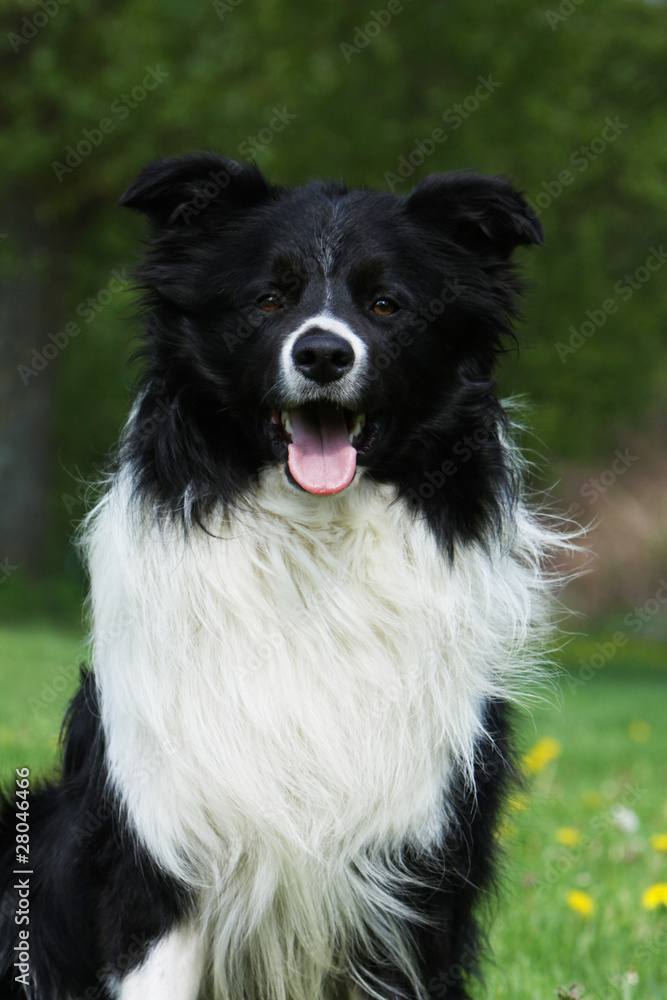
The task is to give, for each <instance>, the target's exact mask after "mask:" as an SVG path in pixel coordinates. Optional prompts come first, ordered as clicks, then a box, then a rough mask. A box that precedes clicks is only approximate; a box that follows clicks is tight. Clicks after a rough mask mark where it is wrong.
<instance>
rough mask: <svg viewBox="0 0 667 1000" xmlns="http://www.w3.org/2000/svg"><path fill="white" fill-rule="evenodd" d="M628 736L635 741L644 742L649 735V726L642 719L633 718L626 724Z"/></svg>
mask: <svg viewBox="0 0 667 1000" xmlns="http://www.w3.org/2000/svg"><path fill="white" fill-rule="evenodd" d="M628 736H629V737H630V739H631V740H634V741H635V743H646V742H647V741H648V740H649V738H650V736H651V727H650V726H649V724H648V722H644V720H643V719H635V721H634V722H631V723H630V725H629V726H628Z"/></svg>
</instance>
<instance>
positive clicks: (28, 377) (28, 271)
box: [0, 199, 66, 580]
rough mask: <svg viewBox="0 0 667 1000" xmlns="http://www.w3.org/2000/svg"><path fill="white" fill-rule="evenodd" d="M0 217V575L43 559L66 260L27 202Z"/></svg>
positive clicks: (38, 565) (12, 204) (36, 566)
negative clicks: (53, 337)
mask: <svg viewBox="0 0 667 1000" xmlns="http://www.w3.org/2000/svg"><path fill="white" fill-rule="evenodd" d="M8 202H9V204H7V205H5V206H3V208H5V209H6V210H5V211H3V212H2V215H1V216H0V218H1V219H2V222H0V233H1V234H2V237H1V238H0V265H1V267H2V270H1V272H0V580H4V579H6V578H7V576H8V575H9V574H10V573H14V572H20V573H32V574H35V573H38V572H40V571H42V570H43V569H44V568H45V566H46V557H47V537H48V521H49V517H48V512H49V487H50V484H51V478H52V469H53V464H54V448H53V440H52V436H51V427H52V414H53V408H54V394H55V385H56V369H57V367H58V354H59V349H58V347H57V344H56V343H54V341H53V340H51V339H49V337H48V334H49V333H54V334H57V332H58V331H59V330H60V329H61V326H60V325H59V321H60V319H61V316H60V310H61V301H62V299H61V290H62V287H63V285H62V280H61V279H62V276H63V271H64V268H66V264H65V263H64V261H63V257H64V256H65V255H64V254H63V249H62V247H59V246H58V239H57V236H56V230H55V228H54V229H52V230H47V229H45V228H43V227H40V226H38V225H37V224H36V223H35V221H34V220H33V218H32V217H31V216H32V213H31V210H30V204H29V202H27V203H26V202H24V203H23V204H22V203H21V201H20V200H18V199H12V200H11V201H10V200H9V199H8Z"/></svg>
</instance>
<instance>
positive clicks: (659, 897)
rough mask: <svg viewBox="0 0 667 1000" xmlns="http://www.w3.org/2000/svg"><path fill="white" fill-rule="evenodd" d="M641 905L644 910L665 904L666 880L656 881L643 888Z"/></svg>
mask: <svg viewBox="0 0 667 1000" xmlns="http://www.w3.org/2000/svg"><path fill="white" fill-rule="evenodd" d="M642 906H643V907H644V909H645V910H657V908H658V907H659V906H667V882H656V884H655V885H651V886H649V888H648V889H645V890H644V893H643V895H642Z"/></svg>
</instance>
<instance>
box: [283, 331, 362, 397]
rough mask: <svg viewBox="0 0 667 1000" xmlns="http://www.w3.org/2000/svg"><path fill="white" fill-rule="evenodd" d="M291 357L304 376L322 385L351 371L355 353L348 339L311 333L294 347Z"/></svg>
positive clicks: (334, 334) (317, 332)
mask: <svg viewBox="0 0 667 1000" xmlns="http://www.w3.org/2000/svg"><path fill="white" fill-rule="evenodd" d="M292 358H293V359H294V364H295V367H296V368H297V369H298V370H299V371H300V372H301V374H302V375H305V376H306V378H310V379H312V380H313V382H319V383H320V384H321V385H323V384H324V383H325V382H335V381H336V379H339V378H342V377H343V375H345V373H346V372H349V370H350V368H351V367H352V365H353V364H354V350H353V349H352V345H351V344H350V343H348V341H347V340H346V339H345V337H339V336H338V334H336V333H327V331H326V330H309V331H308V333H304V334H303V336H301V337H299V339H298V340H297V341H296V343H295V344H294V347H293V348H292Z"/></svg>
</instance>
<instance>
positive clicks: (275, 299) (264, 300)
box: [257, 295, 282, 313]
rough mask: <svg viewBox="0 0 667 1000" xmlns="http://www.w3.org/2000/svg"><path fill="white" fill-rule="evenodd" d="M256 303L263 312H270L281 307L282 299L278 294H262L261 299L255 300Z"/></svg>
mask: <svg viewBox="0 0 667 1000" xmlns="http://www.w3.org/2000/svg"><path fill="white" fill-rule="evenodd" d="M257 304H258V306H259V308H260V309H263V310H264V312H267V313H272V312H275V311H276V309H280V308H281V306H282V301H281V299H280V297H279V296H278V295H262V297H261V299H258V300H257Z"/></svg>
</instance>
